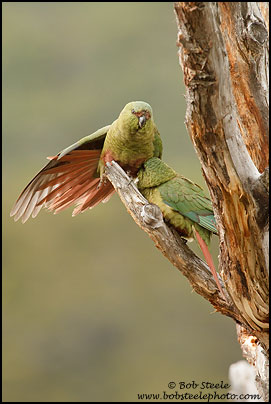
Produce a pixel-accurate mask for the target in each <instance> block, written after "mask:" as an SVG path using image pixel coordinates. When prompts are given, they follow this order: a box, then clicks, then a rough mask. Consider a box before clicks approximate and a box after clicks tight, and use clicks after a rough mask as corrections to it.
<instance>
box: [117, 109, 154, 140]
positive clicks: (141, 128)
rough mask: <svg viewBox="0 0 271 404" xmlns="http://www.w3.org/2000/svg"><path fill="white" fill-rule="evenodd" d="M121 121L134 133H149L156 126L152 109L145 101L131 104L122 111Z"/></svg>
mask: <svg viewBox="0 0 271 404" xmlns="http://www.w3.org/2000/svg"><path fill="white" fill-rule="evenodd" d="M120 119H121V120H122V121H123V123H125V125H127V126H129V128H130V129H131V130H132V131H133V132H139V133H144V132H148V131H149V130H150V129H151V128H152V127H153V125H154V122H153V116H152V108H151V106H150V105H149V104H147V103H146V102H144V101H133V102H129V103H128V104H127V105H125V107H124V108H123V110H122V111H121V113H120Z"/></svg>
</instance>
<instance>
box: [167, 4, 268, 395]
mask: <svg viewBox="0 0 271 404" xmlns="http://www.w3.org/2000/svg"><path fill="white" fill-rule="evenodd" d="M267 9H268V3H256V2H242V3H241V2H228V3H227V2H217V3H215V2H177V3H175V13H176V17H177V24H178V42H177V45H178V46H179V61H180V65H181V67H182V69H183V72H184V82H185V85H186V100H187V112H186V126H187V129H188V132H189V135H190V137H191V139H192V142H193V144H194V147H195V150H196V152H197V154H198V157H199V159H200V162H201V166H202V171H203V175H204V177H205V180H206V183H207V185H208V187H209V190H210V195H211V198H212V202H213V207H214V212H215V217H216V222H217V227H218V232H219V238H220V259H219V266H220V274H221V276H222V278H223V280H224V284H225V287H226V289H227V291H228V293H229V295H230V297H231V299H232V302H233V303H234V305H235V307H236V308H238V311H239V312H240V313H241V316H242V320H241V322H240V323H241V324H242V327H243V328H244V329H246V330H247V332H248V333H249V335H250V336H253V337H257V341H258V344H260V345H261V349H262V350H263V352H264V354H265V355H267V353H268V347H269V346H268V335H269V334H268V330H269V322H268V314H269V306H268V298H269V294H268V255H269V250H268V242H267V240H268V231H269V228H268V193H269V190H268V186H267V184H268V181H267V178H268V177H269V171H268V168H267V167H268V149H269V142H268V124H269V121H268V116H269V114H268V111H269V105H268V89H269V86H268V61H269V59H268V32H269V31H268V30H269V25H268V13H267ZM249 329H250V330H253V331H252V332H251V331H249ZM259 377H260V378H261V376H259ZM263 377H264V376H263ZM261 381H262V382H263V386H266V380H261ZM265 388H266V387H265Z"/></svg>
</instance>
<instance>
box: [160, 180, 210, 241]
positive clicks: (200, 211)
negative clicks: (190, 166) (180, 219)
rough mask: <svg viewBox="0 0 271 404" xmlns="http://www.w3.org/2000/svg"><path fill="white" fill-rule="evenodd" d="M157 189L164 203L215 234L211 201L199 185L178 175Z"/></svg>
mask: <svg viewBox="0 0 271 404" xmlns="http://www.w3.org/2000/svg"><path fill="white" fill-rule="evenodd" d="M159 191H160V194H161V197H162V200H163V202H164V203H165V204H167V205H168V206H170V207H171V208H172V209H174V210H176V211H177V212H180V213H181V214H182V215H183V216H186V217H188V218H189V219H191V220H192V221H193V222H196V223H198V224H199V225H200V226H202V227H204V228H205V229H207V230H209V231H211V232H213V233H215V234H217V229H216V223H215V218H214V213H213V209H212V204H211V201H210V199H209V198H208V197H207V196H206V195H205V194H204V192H203V189H202V188H201V187H200V186H199V185H197V184H195V183H193V182H192V181H190V180H188V179H187V178H184V177H181V176H178V177H176V178H174V179H172V180H170V181H168V182H166V183H165V184H163V185H160V186H159Z"/></svg>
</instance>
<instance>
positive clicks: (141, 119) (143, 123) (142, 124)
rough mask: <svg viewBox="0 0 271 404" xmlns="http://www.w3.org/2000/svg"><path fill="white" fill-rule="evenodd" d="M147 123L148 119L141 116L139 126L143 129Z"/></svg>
mask: <svg viewBox="0 0 271 404" xmlns="http://www.w3.org/2000/svg"><path fill="white" fill-rule="evenodd" d="M146 122H147V118H146V116H145V115H141V116H140V117H139V118H138V124H139V127H140V128H143V126H144V125H145V123H146Z"/></svg>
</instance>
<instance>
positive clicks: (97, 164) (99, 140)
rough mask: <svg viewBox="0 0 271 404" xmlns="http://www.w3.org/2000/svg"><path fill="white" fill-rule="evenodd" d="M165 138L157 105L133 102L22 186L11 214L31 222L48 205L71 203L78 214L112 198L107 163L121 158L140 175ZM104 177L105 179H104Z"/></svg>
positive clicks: (121, 162)
mask: <svg viewBox="0 0 271 404" xmlns="http://www.w3.org/2000/svg"><path fill="white" fill-rule="evenodd" d="M161 156H162V141H161V138H160V134H159V132H158V130H157V128H156V126H155V123H154V120H153V113H152V108H151V106H150V105H149V104H147V103H146V102H143V101H134V102H130V103H128V104H127V105H126V106H125V107H124V108H123V110H122V111H121V113H120V115H119V117H118V118H117V119H116V120H115V121H114V122H113V123H112V124H111V125H107V126H104V127H103V128H101V129H99V130H97V131H96V132H94V133H92V134H91V135H89V136H85V137H84V138H82V139H80V140H78V141H77V142H76V143H74V144H72V145H71V146H69V147H67V148H66V149H64V150H63V151H61V152H60V153H58V154H57V155H55V156H52V157H49V158H48V159H49V160H50V161H49V163H48V164H47V165H46V166H45V167H43V168H42V169H41V170H40V171H39V172H38V174H36V175H35V177H34V178H33V179H32V180H31V181H30V182H29V184H28V185H27V186H26V187H25V188H24V190H23V191H22V192H21V194H20V196H19V198H18V199H17V201H16V203H15V205H14V206H13V208H12V210H11V212H10V214H11V216H14V219H15V220H18V219H20V218H22V222H23V223H24V222H26V221H27V220H28V219H29V217H30V216H32V217H36V216H37V214H38V213H39V211H40V209H41V208H42V207H45V208H47V209H49V210H51V211H54V213H58V212H60V211H61V210H63V209H66V208H68V207H69V206H71V205H75V206H76V208H75V209H74V211H73V216H74V215H77V214H78V213H81V212H84V211H85V210H86V209H89V208H93V207H94V206H96V205H98V204H99V203H100V202H106V201H108V200H109V198H110V197H111V195H112V194H113V193H114V188H113V186H112V184H111V183H110V182H109V181H106V179H105V178H104V168H105V165H106V163H108V162H111V161H112V160H115V161H116V162H117V163H118V164H119V165H120V166H121V167H122V168H123V169H124V170H126V171H127V172H128V173H129V174H130V175H132V176H134V177H135V176H136V175H137V172H138V170H139V169H140V167H141V166H142V164H143V163H144V162H145V161H146V160H148V159H150V158H151V157H157V158H161ZM99 177H100V180H99Z"/></svg>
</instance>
